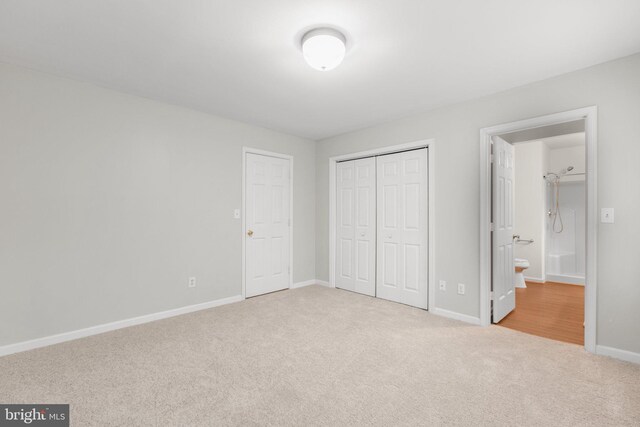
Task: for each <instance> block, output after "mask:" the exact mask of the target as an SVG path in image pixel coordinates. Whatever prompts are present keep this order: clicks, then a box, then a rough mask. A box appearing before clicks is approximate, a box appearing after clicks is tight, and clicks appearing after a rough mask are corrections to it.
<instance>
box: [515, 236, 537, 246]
mask: <svg viewBox="0 0 640 427" xmlns="http://www.w3.org/2000/svg"><path fill="white" fill-rule="evenodd" d="M533 242H534V240H533V239H519V238H518V239H516V242H515V243H516V245H530V244H532V243H533Z"/></svg>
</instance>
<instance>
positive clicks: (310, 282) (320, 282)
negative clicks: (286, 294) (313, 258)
mask: <svg viewBox="0 0 640 427" xmlns="http://www.w3.org/2000/svg"><path fill="white" fill-rule="evenodd" d="M311 285H319V286H327V287H330V286H329V282H325V281H324V280H318V279H311V280H305V281H304V282H298V283H294V284H293V285H291V289H297V288H304V287H305V286H311Z"/></svg>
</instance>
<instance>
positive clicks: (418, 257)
mask: <svg viewBox="0 0 640 427" xmlns="http://www.w3.org/2000/svg"><path fill="white" fill-rule="evenodd" d="M427 189H428V187H427V149H426V148H425V149H420V150H413V151H407V152H404V153H397V154H389V155H385V156H380V157H377V193H378V197H377V206H378V208H377V210H378V227H377V243H378V244H377V266H378V272H377V280H376V294H377V296H378V297H379V298H384V299H388V300H391V301H396V302H401V303H403V304H408V305H412V306H415V307H420V308H425V309H426V308H427V268H428V267H427V266H428V259H427V254H428V248H427V239H428V235H427V233H428V231H427V230H428V223H427V221H428V220H427V212H428V209H427V203H428V197H427V196H428V195H427Z"/></svg>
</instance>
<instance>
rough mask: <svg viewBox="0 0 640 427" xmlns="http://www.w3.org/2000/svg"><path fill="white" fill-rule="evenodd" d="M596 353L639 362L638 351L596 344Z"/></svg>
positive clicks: (639, 354)
mask: <svg viewBox="0 0 640 427" xmlns="http://www.w3.org/2000/svg"><path fill="white" fill-rule="evenodd" d="M596 354H599V355H601V356H609V357H613V358H615V359H620V360H625V361H627V362H633V363H640V353H634V352H632V351H627V350H620V349H618V348H613V347H607V346H604V345H596Z"/></svg>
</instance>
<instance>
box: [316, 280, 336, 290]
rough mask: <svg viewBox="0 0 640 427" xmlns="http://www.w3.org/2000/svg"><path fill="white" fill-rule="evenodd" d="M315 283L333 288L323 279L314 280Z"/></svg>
mask: <svg viewBox="0 0 640 427" xmlns="http://www.w3.org/2000/svg"><path fill="white" fill-rule="evenodd" d="M316 285H321V286H326V287H327V288H333V286H331V284H330V283H329V282H325V281H324V280H316Z"/></svg>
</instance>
